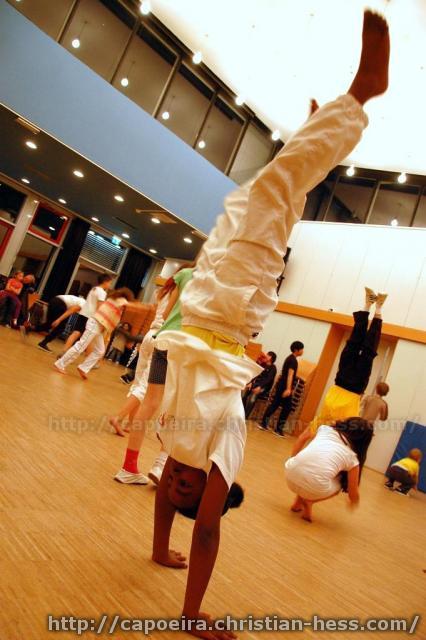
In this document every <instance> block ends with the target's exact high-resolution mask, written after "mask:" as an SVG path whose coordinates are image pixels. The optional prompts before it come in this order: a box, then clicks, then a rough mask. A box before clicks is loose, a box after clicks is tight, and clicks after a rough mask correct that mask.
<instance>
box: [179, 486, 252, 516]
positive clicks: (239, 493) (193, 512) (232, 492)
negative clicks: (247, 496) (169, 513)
mask: <svg viewBox="0 0 426 640" xmlns="http://www.w3.org/2000/svg"><path fill="white" fill-rule="evenodd" d="M243 500H244V489H243V488H242V486H241V485H240V484H238V482H233V483H232V485H231V488H230V489H229V491H228V496H227V498H226V502H225V504H224V507H223V511H222V515H223V516H224V515H225V513H226V512H227V511H228V509H237V508H238V507H239V506H240V505H241V503H242V502H243ZM199 506H200V503H198V504H196V505H194V506H193V507H189V508H187V509H177V511H179V513H181V514H182V515H183V516H185V517H186V518H191V520H195V519H196V517H197V513H198V507H199Z"/></svg>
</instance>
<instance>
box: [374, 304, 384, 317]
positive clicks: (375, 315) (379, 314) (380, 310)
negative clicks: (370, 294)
mask: <svg viewBox="0 0 426 640" xmlns="http://www.w3.org/2000/svg"><path fill="white" fill-rule="evenodd" d="M374 317H375V318H381V317H382V307H381V306H380V307H378V306H377V305H376V311H375V313H374Z"/></svg>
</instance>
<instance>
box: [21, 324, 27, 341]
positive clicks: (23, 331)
mask: <svg viewBox="0 0 426 640" xmlns="http://www.w3.org/2000/svg"><path fill="white" fill-rule="evenodd" d="M19 331H20V332H21V338H22V340H24V341H25V340H26V339H27V335H28V334H27V327H26V326H25V325H24V324H21V326H20V327H19Z"/></svg>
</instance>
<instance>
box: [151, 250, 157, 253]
mask: <svg viewBox="0 0 426 640" xmlns="http://www.w3.org/2000/svg"><path fill="white" fill-rule="evenodd" d="M149 252H150V253H157V249H150V250H149Z"/></svg>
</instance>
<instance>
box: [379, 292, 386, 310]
mask: <svg viewBox="0 0 426 640" xmlns="http://www.w3.org/2000/svg"><path fill="white" fill-rule="evenodd" d="M387 297H388V294H387V293H378V294H377V296H376V307H382V306H383V305H384V303H385V300H386V298H387Z"/></svg>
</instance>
